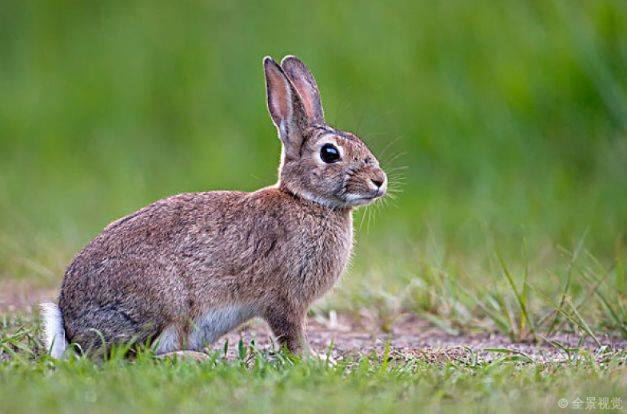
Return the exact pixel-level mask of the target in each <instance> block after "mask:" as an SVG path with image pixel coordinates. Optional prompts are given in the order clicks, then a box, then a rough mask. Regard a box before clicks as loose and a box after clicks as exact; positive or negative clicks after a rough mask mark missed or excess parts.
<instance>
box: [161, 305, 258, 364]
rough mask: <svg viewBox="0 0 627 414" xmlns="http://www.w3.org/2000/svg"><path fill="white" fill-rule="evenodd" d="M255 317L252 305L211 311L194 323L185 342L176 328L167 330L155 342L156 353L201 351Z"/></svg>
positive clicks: (170, 327) (232, 306) (172, 327)
mask: <svg viewBox="0 0 627 414" xmlns="http://www.w3.org/2000/svg"><path fill="white" fill-rule="evenodd" d="M253 316H255V312H254V310H253V307H252V306H250V305H231V306H225V307H222V308H214V309H210V310H208V311H207V312H206V313H205V314H204V315H202V316H201V317H199V318H198V319H197V320H196V321H194V326H193V328H192V331H191V333H190V334H189V336H188V337H187V338H185V340H183V341H181V338H180V337H179V333H178V330H177V329H176V327H175V326H169V327H168V328H166V329H165V330H164V331H163V332H162V333H161V335H160V336H159V339H158V340H157V341H156V342H155V344H156V348H155V352H156V353H158V354H162V353H166V352H173V351H178V350H181V349H189V350H195V351H201V350H202V349H203V348H205V347H206V346H209V345H211V344H213V343H214V342H215V341H217V340H218V339H219V338H220V337H221V336H222V335H224V334H226V333H228V332H229V331H231V330H233V329H235V328H237V327H238V326H239V325H241V324H242V323H244V322H246V321H247V320H249V319H250V318H252V317H253Z"/></svg>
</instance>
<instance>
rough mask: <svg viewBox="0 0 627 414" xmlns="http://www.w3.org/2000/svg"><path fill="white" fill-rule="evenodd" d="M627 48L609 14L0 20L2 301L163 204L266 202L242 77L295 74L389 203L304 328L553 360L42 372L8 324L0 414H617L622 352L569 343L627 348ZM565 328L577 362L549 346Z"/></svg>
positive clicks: (13, 16) (45, 3)
mask: <svg viewBox="0 0 627 414" xmlns="http://www.w3.org/2000/svg"><path fill="white" fill-rule="evenodd" d="M626 38H627V3H625V2H621V1H615V0H597V1H594V2H592V1H567V0H549V1H529V2H518V1H514V0H511V1H504V2H500V3H498V4H495V2H488V1H475V2H468V1H465V0H452V1H446V2H439V1H423V2H416V1H399V2H396V3H395V4H394V6H390V5H388V4H384V3H374V2H373V3H372V4H367V5H366V4H364V3H363V2H353V1H346V2H339V3H338V2H335V1H331V0H323V1H317V2H313V3H312V2H304V1H303V2H300V1H289V2H288V1H286V0H275V1H270V2H264V4H263V5H261V4H256V3H244V2H212V1H206V2H196V1H189V2H184V3H172V2H167V1H161V0H156V1H147V0H137V1H131V2H127V3H124V4H119V3H118V2H115V1H109V2H100V3H99V4H98V5H93V4H88V3H85V4H82V3H77V2H71V1H65V0H61V1H54V2H53V1H49V0H37V1H33V2H21V1H14V0H8V1H4V2H3V5H2V8H1V10H0V90H1V91H2V93H1V94H0V289H4V290H3V291H0V300H2V299H3V298H6V296H3V295H8V296H10V294H9V292H10V290H9V288H8V287H7V288H6V289H5V287H6V286H9V285H11V286H13V285H18V286H25V287H28V288H32V290H34V291H35V290H41V289H44V290H46V289H48V290H49V289H56V288H58V286H59V283H60V279H61V277H62V275H63V272H64V270H65V268H66V266H67V265H68V263H69V262H70V260H71V258H72V257H73V255H74V254H75V253H76V252H77V251H78V250H79V249H80V248H81V247H82V246H83V245H85V244H86V243H87V242H88V241H89V240H90V239H91V238H92V237H94V236H95V235H96V234H97V233H98V232H99V231H100V230H101V229H102V228H103V227H104V226H105V225H106V224H108V223H109V222H111V221H113V220H114V219H116V218H118V217H121V216H123V215H125V214H128V213H130V212H132V211H134V210H136V209H138V208H140V207H142V206H144V205H146V204H148V203H150V202H152V201H154V200H156V199H159V198H162V197H165V196H167V195H170V194H175V193H180V192H184V191H204V190H214V189H238V190H246V191H249V190H254V189H256V188H259V187H262V186H265V185H268V184H271V183H273V182H274V180H275V179H276V165H277V162H278V161H277V160H278V154H279V151H280V149H279V142H278V140H277V139H276V137H275V131H274V130H273V128H272V126H271V122H270V120H269V118H268V116H267V114H266V110H265V103H264V88H263V79H262V71H261V63H260V62H261V58H262V57H263V56H265V55H267V54H271V55H273V56H274V57H275V58H280V57H281V56H283V55H285V54H287V53H294V54H296V55H299V56H300V57H301V58H302V59H303V60H304V61H305V62H307V63H308V64H309V65H310V66H311V68H312V70H313V71H314V73H315V75H316V77H317V80H318V83H319V85H320V87H321V92H322V98H323V102H324V105H325V113H326V114H327V118H328V121H329V123H331V124H333V125H335V126H337V127H340V128H346V129H349V130H352V131H354V132H356V133H357V134H358V135H360V136H362V137H363V138H364V139H365V140H366V142H367V143H368V145H369V146H371V147H372V149H373V150H374V152H375V154H377V155H378V156H379V158H380V159H381V162H382V165H383V166H384V168H385V169H386V170H387V171H388V173H389V175H390V178H391V184H390V185H391V192H392V193H393V194H391V197H390V198H389V199H388V200H387V203H386V204H385V205H384V204H380V205H376V206H373V207H372V208H369V209H366V210H361V211H359V212H358V213H357V214H356V220H355V229H356V237H357V247H356V251H355V256H354V258H353V261H352V264H351V267H350V269H349V271H348V273H347V274H346V275H345V277H344V278H343V280H342V282H341V284H340V286H339V287H338V288H337V289H336V290H335V291H334V292H332V293H331V294H330V295H328V296H327V297H325V298H324V300H322V301H321V302H319V303H318V304H316V307H315V309H314V310H313V312H314V313H317V314H321V315H327V314H334V313H333V312H336V311H337V312H339V313H341V314H349V315H354V316H355V315H358V316H359V317H365V318H367V319H369V320H372V321H374V323H375V325H376V326H377V328H378V329H379V330H381V331H383V332H392V331H394V328H395V327H396V326H397V325H398V322H399V320H400V319H401V318H402V317H403V316H404V315H405V314H407V313H411V314H415V315H418V317H419V318H421V319H422V320H426V321H428V322H429V323H430V324H431V325H432V326H435V327H437V328H438V329H440V330H442V331H445V332H447V333H449V334H452V335H460V336H461V337H462V338H463V337H465V336H466V335H472V334H477V333H482V334H485V333H494V334H501V335H504V336H506V337H507V338H508V340H509V341H510V342H512V343H515V342H519V341H524V342H531V343H537V344H547V343H548V344H550V345H549V346H552V347H555V348H558V349H560V352H563V353H564V354H567V355H569V358H568V361H567V362H565V363H561V364H551V363H549V364H540V363H537V362H530V361H528V360H526V359H525V356H524V355H521V354H517V353H515V352H514V353H513V351H512V349H513V348H511V347H507V346H503V347H501V346H499V347H494V349H493V353H494V354H495V355H498V356H499V358H497V360H495V361H493V362H485V361H483V362H482V361H475V362H473V361H472V358H470V359H468V360H463V361H459V360H451V361H440V362H438V363H435V364H431V363H429V362H428V361H425V360H421V359H420V358H417V357H415V356H412V357H409V356H408V357H406V358H405V359H404V358H402V357H400V356H398V355H393V358H392V360H390V361H388V360H387V359H386V358H383V355H378V356H377V357H374V356H373V355H362V356H355V358H354V360H352V361H341V363H340V364H339V365H338V366H335V367H330V366H324V365H320V364H319V363H316V362H312V361H291V360H289V358H279V359H277V358H271V357H268V356H267V355H265V354H264V352H265V350H259V352H261V354H259V355H258V354H255V355H256V356H255V358H257V359H256V361H258V363H256V364H254V365H253V366H252V367H249V366H247V365H246V364H243V363H242V362H241V361H239V360H235V361H225V360H223V359H222V358H220V357H216V358H215V359H214V360H212V361H210V362H206V363H203V364H200V365H198V364H193V363H189V362H163V361H157V360H155V359H154V358H153V357H152V356H151V355H149V354H146V355H144V356H143V357H142V358H141V359H139V360H137V361H133V362H128V361H122V360H118V359H115V360H113V361H108V362H105V363H103V364H94V363H92V362H89V361H86V360H83V359H75V360H74V359H73V360H70V361H65V362H58V363H55V362H52V361H50V360H48V359H47V358H45V357H42V356H41V355H42V352H41V348H40V344H39V339H37V333H38V329H39V328H38V326H37V322H36V319H34V316H36V315H32V314H25V315H16V314H15V312H11V313H7V312H4V313H2V314H0V318H2V319H1V320H3V325H2V326H1V327H0V411H2V412H22V411H28V412H32V411H52V412H69V411H84V410H89V411H96V412H98V411H102V412H109V411H131V410H132V411H148V410H150V411H157V412H159V411H172V410H176V411H182V412H183V411H186V412H190V411H200V410H203V411H207V410H209V411H211V410H216V411H223V410H225V409H230V410H232V411H252V410H255V411H276V412H281V411H287V410H289V409H293V407H294V406H298V407H300V408H301V409H302V410H304V411H307V410H310V411H321V410H323V409H324V410H328V411H332V412H336V411H342V410H344V409H346V410H348V411H356V410H362V409H363V410H366V411H381V412H387V411H390V412H392V411H394V412H397V411H417V410H418V409H421V410H425V411H449V410H453V409H457V410H459V409H464V410H465V411H468V410H469V409H473V410H476V411H481V412H483V411H493V412H494V411H497V410H498V411H504V410H509V411H517V412H520V411H522V412H525V411H538V410H540V411H555V410H556V405H555V404H556V400H557V399H559V398H567V399H568V400H569V401H572V400H573V399H574V398H575V396H581V398H582V399H584V400H585V398H584V397H585V396H599V397H605V396H607V397H616V398H618V397H621V396H622V397H624V396H625V395H624V390H625V368H624V361H625V355H624V352H623V353H621V350H612V352H611V353H608V355H607V356H602V357H600V356H599V355H591V354H590V353H591V352H594V351H590V350H589V349H588V348H587V347H586V346H584V344H588V343H592V344H594V343H602V344H603V342H604V339H603V338H604V337H606V336H607V335H613V336H614V337H617V338H625V337H627V312H626V306H627V302H626V296H627V295H626V292H627V269H626V263H627V246H626V243H625V242H626V233H627V192H626V191H624V190H623V189H624V188H627V169H626V167H625V166H626V165H627V77H626V76H625V75H624V68H625V67H627V42H625V40H624V39H626ZM9 299H11V298H9ZM4 308H6V306H5V307H4ZM4 308H3V304H2V303H0V309H4ZM565 332H566V333H571V334H573V335H574V336H575V337H577V338H579V339H580V344H579V346H572V345H565V344H563V343H561V342H559V341H556V340H555V339H554V337H555V335H559V334H563V333H565ZM595 348H596V349H597V350H603V349H604V348H603V347H600V346H598V345H597V346H596V347H595ZM244 350H246V352H248V351H247V348H245V349H244ZM623 351H624V350H623ZM571 357H572V358H571ZM156 390H158V392H157V391H156ZM296 404H298V405H296Z"/></svg>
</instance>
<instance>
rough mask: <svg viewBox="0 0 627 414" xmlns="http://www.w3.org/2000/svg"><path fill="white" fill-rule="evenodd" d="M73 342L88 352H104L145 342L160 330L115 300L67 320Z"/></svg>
mask: <svg viewBox="0 0 627 414" xmlns="http://www.w3.org/2000/svg"><path fill="white" fill-rule="evenodd" d="M66 327H67V330H68V332H71V333H72V336H71V343H72V344H76V345H78V347H79V348H80V351H82V352H83V353H85V354H88V355H102V354H105V353H107V352H108V351H110V350H111V348H112V347H114V346H118V345H129V344H143V343H146V342H147V341H148V340H150V339H151V338H154V337H155V336H156V335H157V333H158V327H156V326H151V325H150V324H145V323H143V324H142V323H139V322H138V321H136V320H134V319H133V318H132V317H131V316H130V314H129V312H126V311H125V310H124V309H123V308H122V307H120V306H118V305H116V304H109V305H106V306H103V307H98V308H95V307H92V308H88V309H86V310H84V311H83V312H82V313H81V315H79V316H78V317H77V318H73V319H72V320H71V321H66Z"/></svg>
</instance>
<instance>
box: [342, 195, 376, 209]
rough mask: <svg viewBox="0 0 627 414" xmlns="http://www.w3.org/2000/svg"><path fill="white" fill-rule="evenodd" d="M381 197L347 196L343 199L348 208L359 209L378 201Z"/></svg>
mask: <svg viewBox="0 0 627 414" xmlns="http://www.w3.org/2000/svg"><path fill="white" fill-rule="evenodd" d="M380 197H381V196H379V195H375V196H363V195H360V194H348V195H347V196H346V198H345V204H346V206H348V207H360V206H366V205H368V204H372V203H373V202H375V201H376V200H378V199H379V198H380Z"/></svg>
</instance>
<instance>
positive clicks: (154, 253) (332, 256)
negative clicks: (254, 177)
mask: <svg viewBox="0 0 627 414" xmlns="http://www.w3.org/2000/svg"><path fill="white" fill-rule="evenodd" d="M263 64H264V69H265V76H266V88H267V95H268V109H269V111H270V116H271V117H272V120H273V122H274V124H275V125H276V127H277V130H278V135H279V138H280V139H281V142H282V144H283V145H282V155H281V165H280V167H279V180H278V183H277V184H275V185H274V186H271V187H267V188H263V189H261V190H258V191H255V192H253V193H244V192H236V191H214V192H206V193H188V194H179V195H176V196H172V197H169V198H166V199H163V200H159V201H157V202H155V203H153V204H151V205H149V206H147V207H145V208H143V209H141V210H139V211H137V212H135V213H133V214H131V215H129V216H126V217H124V218H122V219H120V220H118V221H115V222H113V223H112V224H110V225H109V226H108V227H106V228H105V229H104V231H103V232H102V233H101V234H100V235H99V236H98V237H96V238H95V239H94V240H93V241H92V242H91V243H89V244H88V245H87V246H86V247H85V248H84V249H83V250H82V251H81V252H80V253H79V254H78V255H77V256H76V258H75V259H74V261H73V262H72V264H71V265H70V266H69V268H68V269H67V271H66V272H65V277H64V280H63V285H62V287H61V294H60V297H59V305H58V306H57V305H55V304H51V303H48V304H42V312H43V317H44V327H45V334H46V343H47V345H48V349H49V350H50V353H51V355H52V356H53V357H56V358H59V357H61V356H62V355H63V353H64V351H65V349H66V347H67V344H68V342H72V343H75V344H77V345H78V346H79V347H80V348H81V349H82V350H83V351H84V352H90V351H91V353H92V354H93V353H95V351H98V350H101V351H102V350H106V349H108V348H109V347H110V346H111V345H114V344H120V343H127V342H130V341H137V342H140V343H151V344H152V346H153V347H154V348H155V350H156V352H157V353H166V352H172V351H177V350H202V349H203V348H204V347H205V346H207V345H210V344H211V343H213V342H214V341H216V340H217V339H218V338H219V337H220V336H222V335H223V334H225V333H227V332H228V331H230V330H231V329H233V328H235V327H237V326H238V325H240V324H241V323H243V322H245V321H247V320H249V319H250V318H253V317H256V316H258V317H262V318H264V319H265V320H266V321H267V322H268V324H269V325H270V327H271V328H272V331H273V332H274V334H275V335H276V337H277V339H278V341H279V342H280V344H282V345H284V346H286V347H287V348H288V349H289V350H290V351H292V352H299V351H301V350H302V348H303V346H304V345H306V343H305V334H304V321H305V315H306V312H307V309H308V307H309V305H310V304H311V303H312V302H313V301H314V300H315V299H317V298H319V297H320V296H321V295H322V294H324V293H325V292H326V291H328V290H329V289H330V288H331V287H332V286H333V284H334V283H335V282H336V281H337V280H338V278H339V277H340V275H341V274H342V272H343V271H344V269H345V267H346V264H347V262H348V260H349V257H350V253H351V247H352V244H353V228H352V216H351V211H352V209H353V208H354V207H356V206H359V205H364V204H368V203H370V202H372V201H373V200H375V199H377V198H379V197H381V196H383V195H384V194H385V192H386V189H387V178H386V175H385V173H384V172H383V170H382V169H381V168H380V167H379V163H378V162H377V159H376V158H375V157H374V156H373V155H372V153H371V152H370V151H369V150H368V148H367V147H366V145H365V144H364V143H363V142H362V141H361V140H360V139H359V138H357V137H356V136H355V135H353V134H351V133H349V132H343V131H339V130H337V129H335V128H332V127H330V126H328V125H326V124H325V122H324V116H323V112H322V104H321V101H320V94H319V91H318V87H317V85H316V81H315V80H314V78H313V76H312V75H311V73H310V72H309V70H308V69H307V67H306V66H305V65H304V64H303V63H302V62H301V61H300V60H299V59H297V58H296V57H294V56H287V57H285V58H284V59H283V61H282V62H281V65H280V66H279V65H278V64H277V63H276V62H275V61H274V60H272V58H270V57H266V58H265V59H264V61H263Z"/></svg>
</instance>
